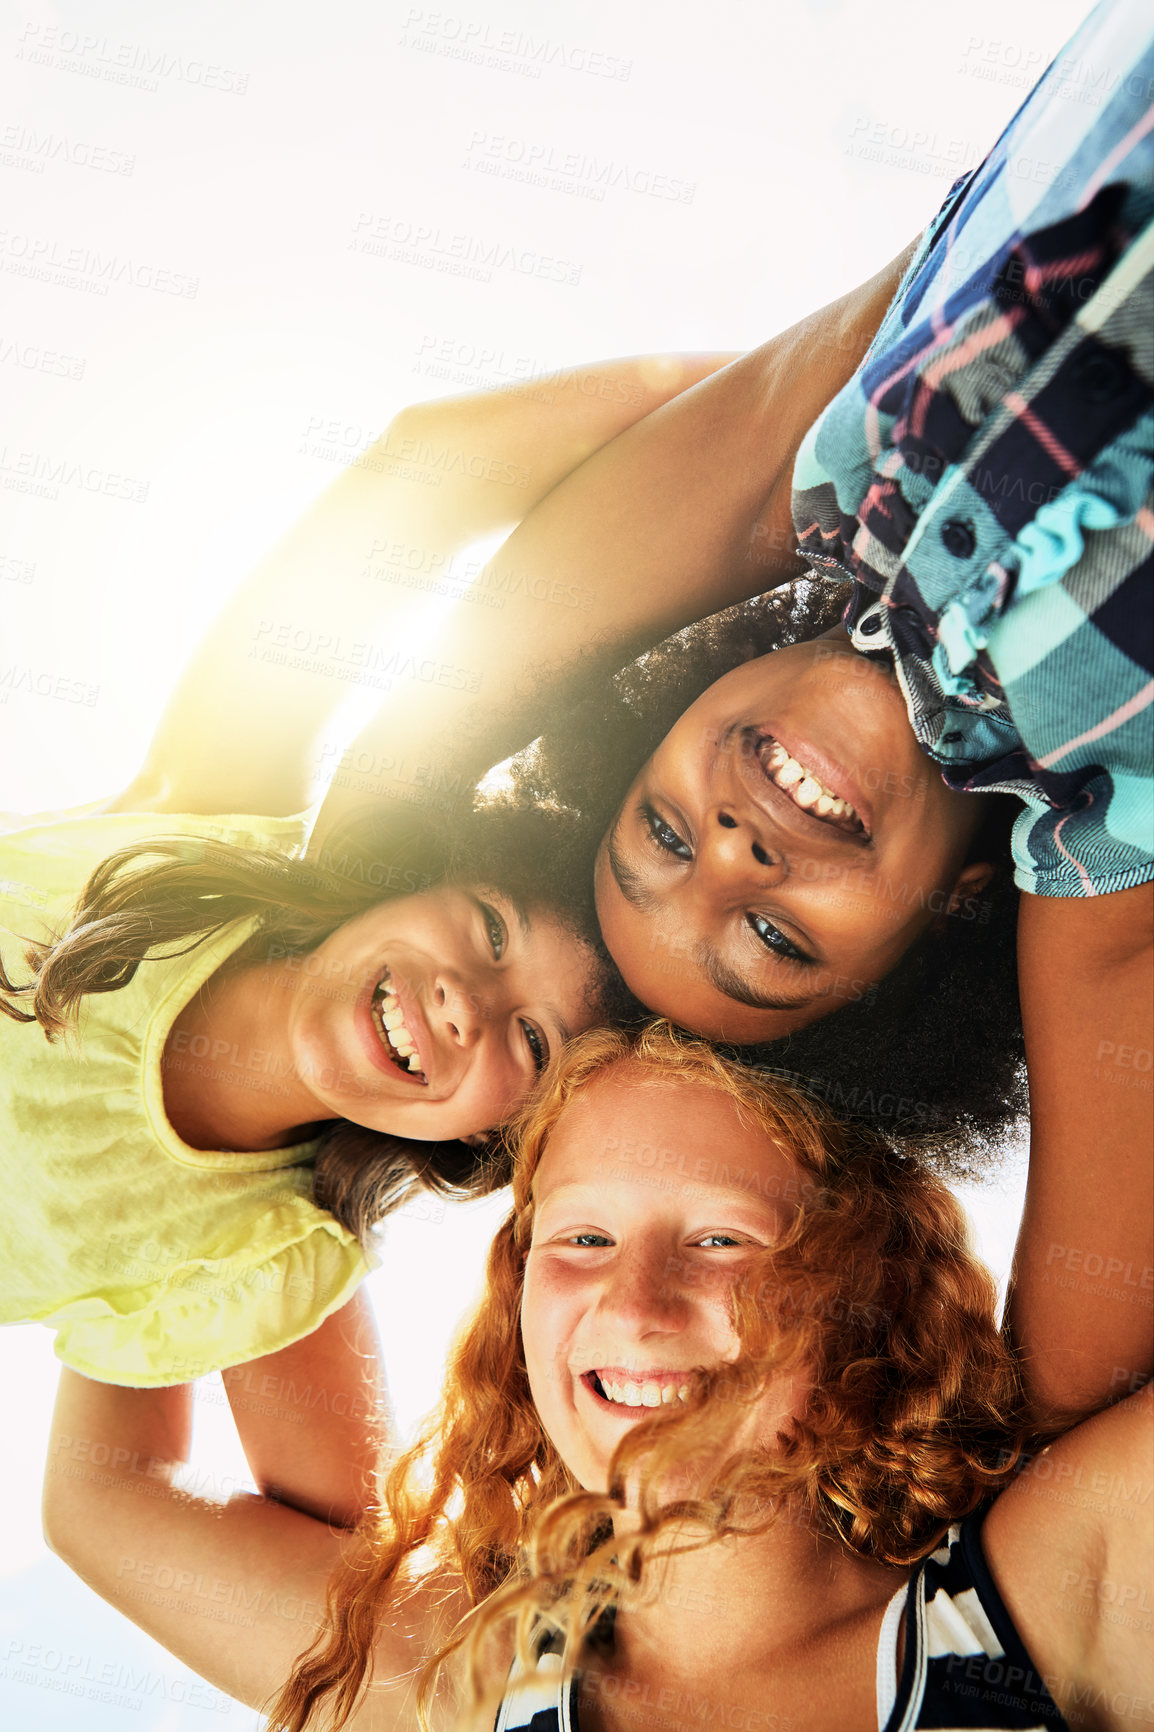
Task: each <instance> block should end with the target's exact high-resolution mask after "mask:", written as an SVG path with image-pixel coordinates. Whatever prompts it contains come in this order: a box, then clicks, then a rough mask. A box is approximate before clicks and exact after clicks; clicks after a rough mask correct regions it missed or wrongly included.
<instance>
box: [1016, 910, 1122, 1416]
mask: <svg viewBox="0 0 1154 1732" xmlns="http://www.w3.org/2000/svg"><path fill="white" fill-rule="evenodd" d="M1152 907H1154V900H1152V894H1151V886H1149V885H1146V886H1143V887H1141V888H1139V889H1136V890H1127V891H1122V892H1119V893H1117V894H1115V895H1112V896H1103V897H1095V898H1092V899H1091V898H1087V899H1086V900H1084V901H1083V900H1081V899H1079V900H1077V901H1075V900H1072V899H1057V898H1047V897H1035V896H1024V897H1023V898H1022V910H1021V915H1020V922H1019V978H1020V985H1021V993H1022V1017H1023V1025H1024V1028H1025V1034H1026V1052H1027V1060H1028V1064H1029V1074H1030V1117H1031V1127H1030V1148H1031V1153H1030V1177H1029V1186H1028V1191H1027V1199H1026V1209H1025V1214H1024V1217H1023V1222H1022V1231H1021V1235H1020V1238H1019V1242H1018V1247H1017V1251H1016V1254H1015V1262H1014V1276H1013V1283H1012V1290H1011V1298H1010V1305H1009V1313H1008V1314H1009V1318H1010V1323H1011V1327H1012V1330H1013V1333H1014V1336H1015V1338H1016V1340H1017V1342H1018V1344H1019V1347H1020V1349H1021V1351H1022V1355H1023V1364H1024V1369H1025V1374H1026V1378H1027V1383H1028V1387H1029V1389H1030V1392H1031V1394H1032V1395H1033V1397H1034V1400H1035V1402H1036V1403H1037V1405H1038V1406H1039V1408H1040V1409H1042V1410H1043V1411H1047V1410H1049V1411H1054V1412H1057V1413H1070V1412H1073V1413H1085V1412H1089V1411H1092V1410H1093V1409H1095V1408H1097V1407H1100V1406H1101V1405H1102V1404H1103V1403H1104V1402H1106V1401H1109V1400H1112V1399H1116V1398H1117V1397H1118V1396H1120V1395H1124V1394H1126V1393H1128V1392H1129V1391H1130V1390H1131V1389H1134V1388H1136V1387H1138V1385H1139V1384H1140V1383H1141V1382H1142V1381H1143V1380H1144V1379H1145V1378H1146V1377H1148V1376H1149V1375H1150V1372H1151V1369H1152V1365H1154V1341H1152V1332H1151V1319H1152V1313H1151V1304H1152V1301H1154V1267H1152V1265H1154V1178H1152V1160H1151V1150H1152V1126H1151V1094H1150V1080H1149V1071H1148V1070H1147V1069H1144V1068H1143V1067H1144V1066H1148V1065H1149V1063H1150V1056H1149V1055H1150V1051H1151V1048H1152V1046H1154V1007H1152V1002H1151V979H1152V970H1154V948H1152V943H1151V910H1152Z"/></svg>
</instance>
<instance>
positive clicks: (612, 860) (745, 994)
mask: <svg viewBox="0 0 1154 1732" xmlns="http://www.w3.org/2000/svg"><path fill="white" fill-rule="evenodd" d="M624 815H625V807H624V806H622V807H621V810H620V811H619V812H618V814H617V816H616V818H615V819H614V820H613V827H612V829H611V830H610V832H609V835H608V837H607V838H606V842H605V853H606V856H607V858H608V861H609V870H610V872H612V874H613V881H614V883H615V884H616V886H617V888H618V890H620V892H621V894H622V896H624V898H625V900H626V902H628V903H630V904H631V905H632V906H633V907H634V908H636V909H637V910H638V911H639V912H640V913H642V914H653V913H656V911H657V910H658V909H659V908H660V907H661V899H660V897H658V896H655V895H654V894H653V892H652V890H650V889H649V887H648V885H647V884H646V883H645V880H644V879H643V878H642V876H641V874H640V873H639V872H637V871H635V870H634V868H633V867H632V866H630V865H628V864H627V862H626V861H625V860H624V859H623V858H622V856H621V853H620V851H619V849H618V846H617V830H618V826H619V825H620V823H621V820H622V818H623V817H624ZM697 961H698V962H699V964H700V966H701V971H702V973H703V974H704V975H705V977H706V979H707V980H708V981H709V983H710V985H711V986H713V987H714V988H716V990H717V991H718V992H720V993H721V995H722V997H723V998H731V999H733V1001H734V1003H736V1004H747V1005H748V1006H749V1007H750V1009H751V1010H801V1009H803V1008H804V1006H806V1005H808V1004H812V1002H813V994H812V993H810V992H807V993H804V994H803V995H802V996H801V997H800V998H798V997H792V998H783V997H781V995H780V994H778V993H774V992H759V991H758V989H757V988H756V987H754V986H751V985H750V983H749V982H748V981H747V980H745V979H744V978H743V976H742V975H740V974H739V973H738V972H737V970H736V969H735V968H731V967H730V966H729V964H728V963H727V962H725V961H724V960H723V958H722V957H721V956H720V954H719V953H718V951H717V949H716V948H715V946H714V945H712V944H710V943H709V942H708V940H706V941H705V942H704V943H703V944H701V945H700V946H699V948H698V955H697Z"/></svg>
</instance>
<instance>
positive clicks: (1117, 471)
mask: <svg viewBox="0 0 1154 1732" xmlns="http://www.w3.org/2000/svg"><path fill="white" fill-rule="evenodd" d="M1144 10H1145V8H1144V7H1143V6H1142V5H1141V4H1139V3H1135V0H1126V3H1124V4H1109V3H1107V4H1104V5H1102V6H1099V7H1098V8H1097V10H1096V11H1095V12H1093V13H1092V14H1091V16H1090V17H1089V18H1088V19H1087V21H1086V23H1085V24H1084V25H1083V26H1082V28H1081V29H1080V30H1079V32H1078V34H1077V35H1076V36H1075V37H1074V39H1073V40H1072V42H1071V43H1070V44H1069V45H1068V47H1067V48H1066V49H1065V50H1064V51H1063V53H1062V54H1061V55H1059V57H1058V59H1057V60H1056V61H1055V62H1054V64H1053V65H1052V66H1051V67H1050V68H1049V70H1048V71H1047V72H1046V74H1045V75H1044V77H1043V78H1042V79H1041V80H1040V82H1039V83H1038V85H1037V86H1036V87H1035V89H1034V90H1033V91H1032V92H1031V94H1030V96H1029V97H1028V99H1027V101H1026V102H1025V104H1024V105H1023V107H1022V108H1021V109H1020V110H1019V112H1018V114H1017V115H1016V116H1015V118H1014V120H1013V121H1012V122H1011V123H1010V125H1009V127H1008V128H1007V130H1006V131H1005V133H1003V135H1002V137H1001V138H1000V139H999V141H998V143H997V144H996V145H995V147H994V149H993V150H992V151H991V153H990V155H989V156H988V157H987V158H986V160H985V162H984V163H982V165H981V166H980V167H979V168H977V169H976V170H974V172H973V173H972V174H970V175H968V176H966V177H964V179H963V180H962V181H960V182H959V183H958V184H957V185H956V186H955V187H954V188H952V189H951V192H950V195H949V197H948V198H947V200H946V203H945V205H944V206H943V207H942V210H941V211H940V212H939V213H938V216H937V217H936V219H935V220H934V222H933V223H932V224H931V226H930V228H929V229H928V230H927V232H926V234H925V235H924V236H923V238H922V241H921V244H920V246H919V248H918V252H917V255H916V256H915V258H914V261H913V263H912V264H911V266H910V268H909V270H908V272H907V273H906V277H905V280H904V282H903V283H902V286H901V288H900V290H899V292H898V295H897V298H896V300H895V301H894V304H893V306H892V307H891V308H890V310H889V312H888V314H887V315H886V318H885V320H884V322H883V324H882V326H881V329H880V330H879V332H878V334H877V337H876V338H875V340H874V343H873V346H872V348H871V350H870V353H869V354H868V355H867V357H866V359H865V361H864V362H863V363H862V365H861V367H860V368H859V369H858V371H857V373H856V374H855V375H854V377H853V378H852V379H851V380H850V381H849V383H848V385H847V386H846V387H845V389H844V390H843V391H842V392H841V393H840V394H839V395H838V396H837V397H835V398H834V400H833V402H832V403H831V404H830V405H829V407H828V408H827V409H826V410H825V412H824V413H823V415H822V416H821V417H820V418H819V420H818V421H817V422H816V423H815V424H814V426H813V427H812V428H811V429H810V432H809V434H808V435H807V437H806V439H805V441H804V443H803V445H802V448H801V451H800V453H799V455H798V459H797V464H796V466H795V470H794V494H793V517H794V527H795V530H796V533H797V536H798V541H799V545H800V549H801V552H802V553H803V555H804V556H805V557H806V559H807V560H808V561H809V563H810V565H811V566H812V567H814V568H815V569H817V570H819V571H823V572H829V573H831V574H833V575H835V576H841V577H846V578H849V579H851V580H852V581H853V584H854V595H853V600H852V602H851V604H850V608H849V611H848V614H847V620H846V623H847V625H848V627H849V629H850V631H851V632H852V634H853V637H854V642H855V643H856V644H857V646H858V647H859V648H860V649H862V650H865V651H889V652H890V653H891V654H892V655H893V657H894V662H895V666H896V668H897V673H898V677H899V680H900V681H901V684H902V688H903V691H904V693H905V697H906V702H907V705H908V707H909V713H910V720H911V722H912V724H913V727H914V731H915V733H916V734H917V736H918V739H919V740H920V742H921V744H922V746H923V747H924V748H925V750H926V751H927V752H928V753H929V754H930V756H931V757H933V758H934V759H936V761H937V762H938V763H939V764H940V765H941V767H942V772H943V775H944V778H945V780H946V781H947V782H948V783H949V785H950V786H951V787H954V788H958V789H965V790H969V791H974V792H991V791H999V792H1006V793H1011V794H1016V795H1018V796H1019V798H1021V799H1022V800H1024V801H1025V811H1024V812H1023V813H1022V814H1021V815H1020V817H1019V819H1018V821H1017V823H1016V825H1015V828H1014V858H1015V864H1016V877H1017V881H1018V884H1019V885H1020V887H1021V888H1022V889H1024V890H1030V891H1033V892H1035V893H1036V894H1038V895H1044V896H1090V895H1097V894H1101V893H1103V892H1106V891H1111V890H1121V889H1124V888H1126V887H1127V886H1129V885H1133V884H1139V883H1142V882H1143V881H1144V880H1146V879H1147V878H1149V877H1151V876H1154V799H1152V764H1154V654H1152V638H1154V627H1152V616H1151V597H1152V592H1154V582H1152V578H1154V567H1152V558H1151V554H1152V548H1154V222H1152V218H1154V100H1152V99H1154V33H1152V31H1151V28H1150V25H1149V23H1148V22H1144V21H1143V19H1142V17H1141V14H1142V12H1143V11H1144ZM1088 94H1089V95H1090V96H1091V97H1092V98H1093V100H1092V101H1089V102H1088V101H1087V95H1088Z"/></svg>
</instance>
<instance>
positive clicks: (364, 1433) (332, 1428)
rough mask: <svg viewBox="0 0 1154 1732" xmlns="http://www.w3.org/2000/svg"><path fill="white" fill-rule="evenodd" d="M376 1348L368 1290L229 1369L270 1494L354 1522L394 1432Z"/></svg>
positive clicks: (253, 1456) (263, 1486)
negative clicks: (299, 1334) (315, 1325)
mask: <svg viewBox="0 0 1154 1732" xmlns="http://www.w3.org/2000/svg"><path fill="white" fill-rule="evenodd" d="M379 1354H380V1341H379V1338H378V1335H377V1329H376V1324H375V1322H374V1319H373V1313H372V1307H371V1306H370V1304H369V1302H368V1300H367V1298H366V1297H365V1295H364V1292H363V1290H362V1291H361V1292H360V1293H358V1294H357V1295H356V1296H355V1298H353V1299H351V1300H350V1301H349V1303H348V1304H347V1305H344V1306H342V1307H341V1309H340V1310H339V1311H335V1312H334V1313H333V1315H332V1316H331V1317H328V1318H326V1319H325V1321H324V1322H323V1323H322V1324H321V1326H320V1328H319V1329H314V1330H313V1332H312V1334H311V1335H306V1336H305V1337H304V1339H303V1340H302V1341H296V1342H294V1343H293V1345H292V1346H291V1347H284V1348H282V1349H281V1351H280V1352H279V1353H270V1354H267V1355H266V1356H265V1357H264V1358H263V1359H254V1360H250V1361H249V1363H248V1364H247V1365H234V1366H233V1367H232V1369H231V1370H229V1371H226V1372H225V1373H224V1387H225V1392H226V1394H227V1395H228V1400H229V1405H230V1407H231V1408H232V1416H233V1419H234V1421H235V1423H236V1429H237V1432H238V1433H239V1436H240V1441H241V1444H242V1446H243V1448H244V1453H245V1459H246V1460H247V1462H248V1465H249V1467H250V1469H251V1471H252V1476H253V1479H254V1480H255V1481H256V1483H257V1486H258V1487H259V1489H260V1490H261V1491H262V1492H263V1493H264V1494H265V1496H266V1497H273V1498H276V1499H277V1501H278V1502H280V1503H285V1504H290V1505H291V1506H292V1507H293V1508H294V1509H298V1510H302V1511H303V1512H304V1513H305V1514H306V1515H311V1516H316V1517H318V1518H319V1519H320V1520H321V1521H327V1522H331V1523H333V1525H334V1526H336V1527H344V1528H353V1527H356V1526H357V1524H358V1522H359V1521H360V1520H361V1518H362V1516H363V1515H364V1513H365V1510H366V1508H367V1507H368V1505H369V1503H370V1501H371V1499H372V1495H373V1491H374V1469H375V1466H376V1463H377V1460H378V1457H379V1455H380V1451H381V1449H382V1448H383V1447H384V1445H385V1444H386V1442H387V1441H388V1439H387V1435H386V1427H385V1410H384V1388H383V1378H382V1376H381V1373H380V1361H379Z"/></svg>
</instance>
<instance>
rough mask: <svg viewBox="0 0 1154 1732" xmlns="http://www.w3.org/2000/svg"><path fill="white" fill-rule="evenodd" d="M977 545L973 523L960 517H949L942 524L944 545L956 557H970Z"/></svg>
mask: <svg viewBox="0 0 1154 1732" xmlns="http://www.w3.org/2000/svg"><path fill="white" fill-rule="evenodd" d="M977 545H978V542H977V537H976V536H975V534H974V528H973V524H971V523H966V522H965V521H964V520H963V519H962V518H960V517H950V518H947V519H946V521H945V523H943V524H942V546H943V547H944V548H945V550H946V552H947V553H952V554H953V556H954V558H955V559H969V558H970V557H971V555H972V554H973V551H974V549H975V547H977Z"/></svg>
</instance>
